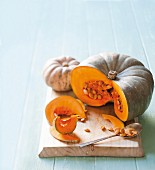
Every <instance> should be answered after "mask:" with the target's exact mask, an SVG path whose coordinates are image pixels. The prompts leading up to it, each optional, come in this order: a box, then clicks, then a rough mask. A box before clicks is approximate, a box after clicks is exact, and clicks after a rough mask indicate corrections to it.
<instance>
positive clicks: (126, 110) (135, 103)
mask: <svg viewBox="0 0 155 170" xmlns="http://www.w3.org/2000/svg"><path fill="white" fill-rule="evenodd" d="M71 85H72V89H73V91H74V93H75V95H76V96H77V97H78V98H79V99H80V100H81V101H83V102H84V103H86V104H88V105H90V106H102V105H105V104H106V103H108V102H114V110H115V113H116V115H117V117H118V118H119V119H120V120H122V121H127V120H132V119H134V118H135V117H137V116H139V115H141V114H142V113H144V112H145V110H146V109H147V108H148V106H149V104H150V101H151V98H152V93H153V89H154V81H153V76H152V74H151V72H150V71H149V70H148V69H147V68H146V67H145V66H144V65H143V64H142V63H141V62H140V61H138V60H137V59H135V58H132V57H130V56H127V55H121V54H116V53H101V54H99V55H96V56H92V57H89V58H87V59H86V60H85V61H83V62H81V64H80V65H79V66H77V67H76V68H74V69H73V70H72V72H71Z"/></svg>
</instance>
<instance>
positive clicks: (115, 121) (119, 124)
mask: <svg viewBox="0 0 155 170" xmlns="http://www.w3.org/2000/svg"><path fill="white" fill-rule="evenodd" d="M102 117H103V119H105V120H109V121H110V122H111V123H112V125H113V126H114V128H116V127H117V128H124V123H123V122H122V121H121V120H119V119H118V118H116V117H115V116H112V115H108V114H102Z"/></svg>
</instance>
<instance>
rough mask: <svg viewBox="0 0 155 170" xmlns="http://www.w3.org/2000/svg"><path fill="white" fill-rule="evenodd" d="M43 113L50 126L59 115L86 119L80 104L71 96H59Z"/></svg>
mask: <svg viewBox="0 0 155 170" xmlns="http://www.w3.org/2000/svg"><path fill="white" fill-rule="evenodd" d="M45 113H46V118H47V120H48V122H49V124H50V125H52V124H53V120H54V118H55V117H56V116H60V115H65V116H71V115H78V117H80V118H85V117H86V115H85V112H84V109H83V106H82V105H81V103H79V102H78V101H77V100H76V99H75V98H73V97H71V96H60V97H57V98H55V99H54V100H52V101H50V102H49V103H48V104H47V106H46V108H45Z"/></svg>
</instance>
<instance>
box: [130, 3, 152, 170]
mask: <svg viewBox="0 0 155 170" xmlns="http://www.w3.org/2000/svg"><path fill="white" fill-rule="evenodd" d="M131 5H132V9H133V12H134V15H135V19H136V22H137V25H138V29H139V34H140V37H141V42H142V45H143V49H144V51H145V55H146V58H147V60H148V64H149V68H150V70H151V72H152V73H153V76H154V77H155V69H154V65H155V59H154V56H155V52H154V46H155V20H154V17H155V1H153V0H150V1H149V3H148V1H146V0H143V1H131ZM154 103H155V96H154V95H153V98H152V101H151V104H150V106H149V108H148V109H147V111H146V112H145V114H144V115H143V116H142V117H141V119H140V120H141V122H142V124H143V133H142V137H143V145H144V151H145V153H146V156H145V157H144V158H143V159H137V167H138V168H139V169H142V170H144V169H146V167H147V169H154V168H155V161H154V160H155V147H154V141H155V136H154V129H155V123H154V122H155V115H154V113H155V108H154ZM148 132H149V133H148Z"/></svg>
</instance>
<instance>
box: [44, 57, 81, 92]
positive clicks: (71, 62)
mask: <svg viewBox="0 0 155 170" xmlns="http://www.w3.org/2000/svg"><path fill="white" fill-rule="evenodd" d="M77 65H79V62H78V61H77V60H76V59H75V58H72V57H70V56H62V57H57V58H51V59H49V60H48V61H47V63H46V64H45V66H44V69H43V78H44V80H45V82H46V84H47V85H48V86H50V87H52V88H53V90H55V91H69V90H71V84H70V72H71V71H72V70H73V68H75V67H76V66H77Z"/></svg>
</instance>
